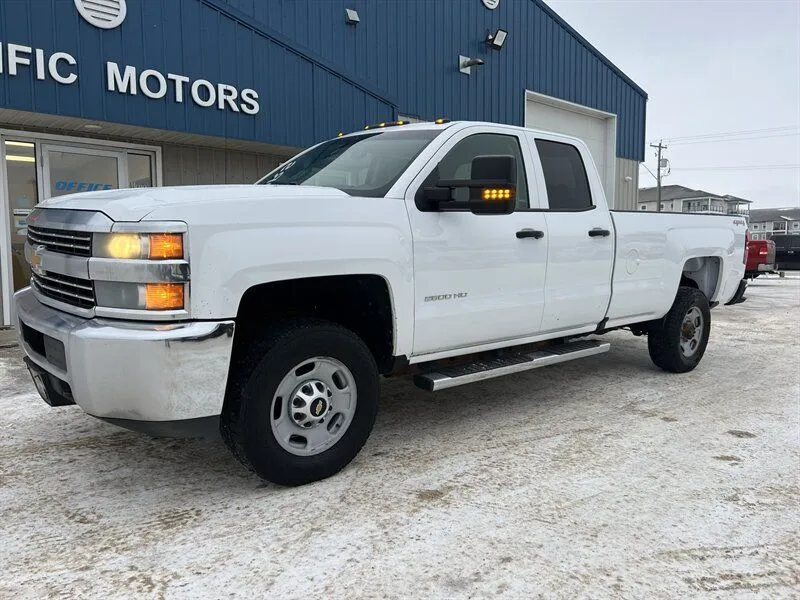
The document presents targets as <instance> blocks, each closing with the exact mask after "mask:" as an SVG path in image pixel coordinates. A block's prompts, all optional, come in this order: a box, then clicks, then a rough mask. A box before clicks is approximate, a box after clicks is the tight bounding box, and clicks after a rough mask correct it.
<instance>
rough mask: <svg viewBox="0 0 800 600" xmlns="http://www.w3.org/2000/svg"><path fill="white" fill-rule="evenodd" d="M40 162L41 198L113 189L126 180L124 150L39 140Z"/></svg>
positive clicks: (126, 171)
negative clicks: (81, 146) (40, 143)
mask: <svg viewBox="0 0 800 600" xmlns="http://www.w3.org/2000/svg"><path fill="white" fill-rule="evenodd" d="M42 163H43V164H42V175H43V184H44V185H43V187H44V190H42V191H43V192H44V193H43V194H42V195H43V197H44V198H56V197H58V196H65V195H67V194H75V193H77V192H96V191H100V190H116V189H119V187H120V181H123V182H126V183H127V181H128V163H127V160H126V153H125V152H116V151H113V150H95V149H93V148H91V149H90V148H76V147H72V146H55V145H49V144H42ZM122 187H128V186H127V185H123V186H122Z"/></svg>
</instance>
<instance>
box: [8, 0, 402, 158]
mask: <svg viewBox="0 0 800 600" xmlns="http://www.w3.org/2000/svg"><path fill="white" fill-rule="evenodd" d="M127 6H128V14H127V17H126V19H125V22H124V23H123V24H122V25H121V26H120V27H118V28H116V29H112V30H102V29H97V28H95V27H93V26H91V25H89V24H88V23H86V22H85V21H84V20H83V19H82V18H81V17H80V16H79V14H78V12H77V10H76V9H75V4H74V2H73V0H2V1H0V42H4V43H9V42H11V43H16V44H22V45H26V46H32V47H34V48H42V49H44V50H45V51H46V53H47V54H48V55H49V54H50V53H52V52H54V51H64V52H69V53H71V54H72V55H73V56H74V57H75V58H76V60H77V63H78V65H77V68H76V69H77V71H76V72H77V73H78V81H77V83H76V84H73V85H62V84H59V83H56V82H55V81H53V80H52V79H50V78H47V79H45V80H44V81H39V80H37V79H36V78H35V77H34V76H33V71H32V68H31V67H20V68H19V73H18V75H16V76H14V77H12V76H10V75H9V74H8V73H5V72H4V74H2V75H0V105H2V106H3V107H5V108H12V109H19V110H25V111H30V112H45V113H52V114H59V115H64V116H74V117H83V118H88V119H96V120H101V121H110V122H118V123H126V124H130V125H142V126H146V127H153V128H158V129H169V130H177V131H187V132H191V133H197V134H201V135H213V136H219V137H227V138H235V139H243V140H252V141H262V142H268V143H270V144H274V145H279V146H291V147H304V146H309V145H311V144H313V143H315V142H317V141H319V140H320V139H324V138H326V137H330V136H331V135H335V134H336V132H338V131H339V130H340V128H341V127H342V126H343V124H346V125H348V126H355V125H356V124H359V125H361V124H363V122H364V120H365V119H368V120H373V121H376V120H386V119H391V118H392V117H393V114H394V110H395V107H394V105H393V104H391V103H390V102H388V101H386V100H385V99H382V98H380V97H377V96H376V95H374V94H372V93H370V92H368V91H367V90H365V89H364V88H362V87H359V86H358V85H356V84H355V83H353V82H351V81H350V80H349V79H348V78H347V76H346V75H342V74H337V73H333V72H331V71H329V70H327V69H326V68H324V67H323V66H321V65H320V64H318V63H317V62H315V61H314V60H313V59H310V58H308V57H306V56H303V55H302V54H300V53H298V52H296V51H294V50H293V49H292V47H291V45H283V44H280V43H277V42H275V41H274V40H273V39H271V38H269V37H267V36H265V35H264V34H263V33H261V32H260V31H259V30H258V28H257V27H253V26H251V25H250V24H246V23H244V22H243V21H242V20H238V19H236V18H234V17H232V16H231V15H229V14H225V13H224V12H221V11H220V10H219V7H217V6H214V5H212V4H210V3H207V2H205V1H203V0H127ZM43 15H45V16H46V17H47V18H42V17H43ZM106 61H114V62H117V63H119V65H120V66H121V67H124V65H131V66H135V67H137V70H138V71H139V72H140V71H141V70H144V69H148V68H149V69H156V70H158V71H160V72H161V73H162V74H163V75H166V74H167V73H175V74H179V75H184V76H187V77H189V78H190V79H192V80H195V79H199V78H202V79H206V80H208V81H210V82H212V83H213V84H217V83H225V84H229V85H233V86H236V87H237V88H239V89H243V88H252V89H255V90H256V91H257V92H258V93H259V96H260V98H259V102H260V105H261V110H260V112H259V113H258V114H257V115H254V116H250V115H246V114H244V113H241V112H239V113H235V112H233V111H230V110H218V109H217V108H216V107H210V108H203V107H200V106H197V105H195V104H194V103H193V102H191V100H189V99H188V98H185V99H184V100H185V101H184V102H182V103H177V102H175V101H174V100H173V99H172V97H173V96H172V93H171V92H170V93H169V94H168V96H167V98H164V99H160V100H152V99H149V98H147V97H145V96H144V95H143V94H141V93H139V94H137V95H130V94H120V93H117V92H108V91H107V90H106V82H105V74H106V70H105V69H106ZM62 69H63V70H64V72H65V73H67V72H71V70H70V69H68V68H67V67H66V66H65V65H62ZM74 69H75V68H73V69H72V70H74ZM184 95H186V96H188V91H185V92H184Z"/></svg>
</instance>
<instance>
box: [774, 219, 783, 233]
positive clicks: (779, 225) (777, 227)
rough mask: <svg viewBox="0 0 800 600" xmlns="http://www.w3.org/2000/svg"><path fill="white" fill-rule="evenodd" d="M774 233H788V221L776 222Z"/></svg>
mask: <svg viewBox="0 0 800 600" xmlns="http://www.w3.org/2000/svg"><path fill="white" fill-rule="evenodd" d="M772 231H786V221H774V222H773V223H772Z"/></svg>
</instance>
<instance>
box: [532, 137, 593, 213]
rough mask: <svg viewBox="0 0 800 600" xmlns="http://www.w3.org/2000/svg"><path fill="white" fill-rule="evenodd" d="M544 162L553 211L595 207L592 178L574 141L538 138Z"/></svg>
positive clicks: (537, 146)
mask: <svg viewBox="0 0 800 600" xmlns="http://www.w3.org/2000/svg"><path fill="white" fill-rule="evenodd" d="M536 149H537V150H538V151H539V158H540V159H541V161H542V170H543V171H544V182H545V185H546V186H547V201H548V205H549V207H550V210H586V209H587V208H591V207H592V194H591V192H590V191H589V179H588V178H587V177H586V168H585V167H584V165H583V159H582V158H581V153H580V152H579V151H578V149H577V148H576V147H575V146H573V145H571V144H562V143H560V142H551V141H548V140H536Z"/></svg>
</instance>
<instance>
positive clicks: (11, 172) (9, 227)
mask: <svg viewBox="0 0 800 600" xmlns="http://www.w3.org/2000/svg"><path fill="white" fill-rule="evenodd" d="M498 30H504V31H506V32H507V37H506V38H505V43H504V44H503V45H502V48H501V49H500V50H497V49H493V48H492V47H491V46H490V44H488V43H487V38H488V37H489V36H493V35H494V34H495V33H496V32H497V31H498ZM498 40H499V38H498ZM465 59H481V60H482V61H483V63H484V64H483V65H480V66H472V67H470V68H469V69H468V71H469V74H466V73H464V72H463V70H462V69H460V66H462V64H463V61H464V60H465ZM646 101H647V95H646V93H645V92H644V91H643V90H642V89H641V88H639V87H638V86H637V85H636V84H635V83H634V82H633V81H631V79H630V78H628V77H627V76H626V75H625V74H624V73H622V72H621V71H620V70H619V69H618V68H617V67H615V66H614V65H613V64H612V63H611V62H610V61H609V60H608V59H607V58H605V57H604V56H603V55H601V54H600V53H599V52H598V51H597V50H596V49H594V48H593V47H592V46H591V45H590V44H589V43H588V42H587V41H586V40H585V39H583V38H582V37H581V36H580V35H579V34H578V33H577V32H575V30H573V29H572V28H571V27H570V26H569V25H568V24H567V23H565V22H564V21H563V20H562V19H561V18H559V17H558V16H557V15H556V14H555V13H554V12H553V11H552V10H551V9H550V8H549V7H547V6H546V5H545V4H544V3H543V2H541V1H540V0H406V1H398V0H2V2H0V142H2V143H0V192H1V193H2V198H3V210H2V213H0V214H2V218H3V228H2V232H0V233H2V234H3V236H4V238H5V239H4V241H3V242H2V244H1V245H2V249H3V252H4V255H3V257H2V259H3V260H2V262H0V268H2V270H3V278H2V282H3V288H4V296H5V298H7V297H8V291H9V289H13V284H12V279H13V277H12V275H13V271H14V265H15V264H16V262H15V261H19V260H20V257H19V256H17V251H18V248H19V242H20V240H21V239H22V237H21V236H20V234H19V232H20V231H21V230H22V229H23V228H24V217H25V214H26V211H27V210H29V208H30V206H31V205H32V204H33V203H35V202H36V201H38V200H39V199H43V198H47V197H50V196H54V195H59V194H63V193H69V192H72V191H77V190H78V189H97V188H96V186H102V187H126V186H146V185H176V184H186V183H217V182H219V183H222V182H236V183H239V182H247V181H253V180H254V179H256V178H257V177H258V176H259V175H260V174H261V173H263V172H265V171H266V170H268V169H269V168H270V167H272V166H274V165H275V164H277V162H279V161H280V160H282V158H283V157H285V156H287V155H290V154H292V153H293V152H294V151H295V150H296V149H297V148H302V147H305V146H308V145H311V144H313V143H315V142H317V141H320V140H323V139H325V138H328V137H331V136H335V135H336V134H337V133H338V132H339V131H351V130H355V129H361V128H362V127H363V126H364V124H365V123H374V122H377V121H381V120H390V119H397V118H400V117H410V118H415V119H422V120H429V119H433V118H436V117H447V118H450V119H476V120H487V121H497V122H505V123H512V124H516V125H525V126H530V127H537V128H540V129H549V130H555V131H562V132H564V133H570V134H575V135H579V136H580V137H582V138H583V139H585V140H587V142H588V143H589V146H590V149H591V150H592V152H593V155H594V157H595V160H596V162H597V164H598V168H599V169H600V171H601V176H602V177H603V181H604V185H605V186H606V191H607V193H608V195H609V197H610V198H611V199H612V201H613V202H614V204H615V205H616V206H617V207H620V208H621V207H630V208H632V207H634V203H635V193H636V189H637V188H638V162H639V161H641V160H643V158H644V145H645V144H644V131H645V106H646ZM3 304H4V306H6V307H7V306H8V303H7V302H4V303H3ZM6 312H7V311H6Z"/></svg>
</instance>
